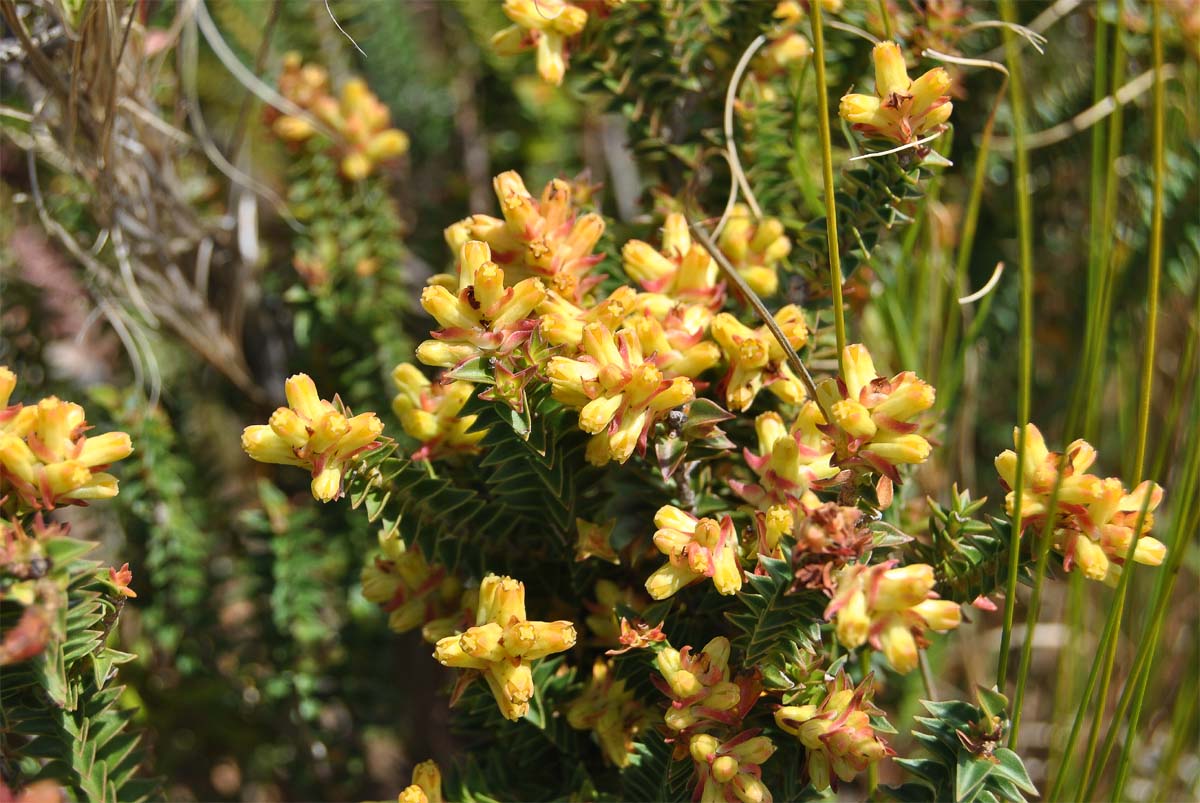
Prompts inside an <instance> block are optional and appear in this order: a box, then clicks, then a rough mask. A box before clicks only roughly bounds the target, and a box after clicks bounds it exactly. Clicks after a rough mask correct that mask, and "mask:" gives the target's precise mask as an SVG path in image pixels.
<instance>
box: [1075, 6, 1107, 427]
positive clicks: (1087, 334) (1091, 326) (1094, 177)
mask: <svg viewBox="0 0 1200 803" xmlns="http://www.w3.org/2000/svg"><path fill="white" fill-rule="evenodd" d="M1092 52H1093V53H1094V54H1095V56H1096V61H1095V64H1094V65H1093V71H1092V103H1093V105H1094V104H1096V103H1099V102H1100V101H1102V100H1103V99H1104V97H1105V96H1106V95H1107V94H1108V87H1107V84H1106V82H1107V79H1108V25H1107V24H1106V23H1105V22H1104V16H1103V15H1102V14H1099V13H1097V14H1096V33H1095V42H1094V45H1093V48H1092ZM1090 136H1091V141H1092V160H1091V173H1090V187H1089V191H1088V199H1089V202H1088V207H1089V208H1088V273H1087V287H1088V293H1087V300H1088V304H1087V319H1086V323H1085V325H1084V338H1083V355H1082V359H1081V360H1080V363H1079V365H1080V370H1079V376H1078V377H1077V378H1076V382H1075V393H1074V397H1073V398H1072V400H1071V406H1070V409H1069V411H1068V413H1067V423H1066V427H1065V431H1066V432H1069V433H1074V432H1077V431H1078V429H1077V428H1078V426H1079V423H1080V421H1081V420H1083V419H1085V418H1086V412H1085V409H1086V406H1087V405H1088V403H1089V402H1090V396H1089V394H1088V392H1087V391H1088V390H1089V389H1090V385H1089V380H1088V366H1089V365H1090V364H1091V352H1092V349H1093V348H1095V345H1096V344H1095V342H1094V341H1095V339H1096V338H1095V329H1096V326H1097V324H1098V319H1099V313H1100V301H1099V287H1100V264H1101V261H1102V255H1103V253H1104V248H1105V237H1104V231H1103V227H1102V223H1101V221H1102V219H1103V213H1104V197H1105V192H1106V189H1105V173H1104V167H1103V166H1104V164H1105V161H1104V154H1105V149H1104V127H1103V126H1099V125H1096V126H1092V129H1091V132H1090Z"/></svg>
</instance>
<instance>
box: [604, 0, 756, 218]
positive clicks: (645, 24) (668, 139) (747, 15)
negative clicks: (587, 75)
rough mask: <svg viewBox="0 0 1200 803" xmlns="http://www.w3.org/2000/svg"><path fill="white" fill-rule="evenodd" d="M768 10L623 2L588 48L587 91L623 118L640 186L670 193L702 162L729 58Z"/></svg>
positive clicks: (676, 0) (712, 2) (715, 0)
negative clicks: (591, 73)
mask: <svg viewBox="0 0 1200 803" xmlns="http://www.w3.org/2000/svg"><path fill="white" fill-rule="evenodd" d="M770 8H771V6H770V5H769V4H766V3H763V4H755V3H746V4H735V3H726V2H720V0H668V2H663V3H626V4H624V5H622V6H620V7H618V8H616V9H614V11H613V14H612V17H611V18H610V21H609V22H608V23H607V24H605V25H604V26H603V28H601V29H600V30H599V31H598V32H597V33H596V37H595V40H594V41H592V42H591V43H589V45H588V49H587V50H586V51H585V55H586V56H590V57H591V59H592V61H591V63H590V64H589V66H591V67H593V68H594V70H595V77H594V79H593V81H594V83H595V88H597V89H603V90H604V91H605V92H606V93H607V94H608V95H609V96H610V100H609V105H610V107H611V108H613V109H619V110H620V111H621V112H622V113H623V114H624V115H625V117H626V118H627V119H628V121H629V124H630V139H631V146H632V149H633V152H634V154H635V155H636V156H637V158H638V161H639V165H640V166H641V167H642V169H644V170H646V171H647V172H648V173H649V175H647V176H646V178H647V182H646V183H647V185H648V186H655V185H656V184H658V185H661V186H663V187H664V188H668V189H669V191H677V190H679V189H682V186H683V185H684V183H685V180H686V178H685V177H688V176H690V174H691V173H692V172H693V171H694V170H696V169H698V168H701V167H702V166H703V165H704V164H705V163H706V159H707V156H708V153H707V151H709V150H712V149H714V144H715V143H716V142H717V141H718V139H717V137H718V133H717V132H719V131H720V127H721V114H722V110H723V108H724V94H725V88H726V85H727V83H728V78H729V76H730V75H731V74H732V72H733V67H734V61H736V55H733V56H732V58H733V59H734V61H731V60H730V59H731V54H738V53H741V51H742V49H743V48H745V46H746V45H748V44H749V43H750V40H751V39H753V38H754V35H755V34H757V33H758V27H759V25H760V24H761V22H762V21H764V20H765V19H766V18H767V17H768V14H769V12H770ZM714 161H716V160H714ZM723 181H724V179H719V180H718V181H717V182H716V185H717V186H718V187H720V189H714V191H713V193H712V200H713V201H714V204H713V208H718V207H717V201H716V199H717V198H718V197H723V193H724V192H726V188H727V187H728V184H722V182H723Z"/></svg>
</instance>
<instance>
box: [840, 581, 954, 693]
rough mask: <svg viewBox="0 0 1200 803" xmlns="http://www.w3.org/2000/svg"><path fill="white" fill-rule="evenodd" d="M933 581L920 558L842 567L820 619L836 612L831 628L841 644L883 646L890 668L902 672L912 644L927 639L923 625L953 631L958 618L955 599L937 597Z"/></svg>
mask: <svg viewBox="0 0 1200 803" xmlns="http://www.w3.org/2000/svg"><path fill="white" fill-rule="evenodd" d="M934 583H935V580H934V576H933V567H932V566H929V565H927V564H924V563H914V564H912V565H909V566H904V567H897V566H896V561H894V560H889V561H886V562H884V563H877V564H875V565H873V566H867V565H863V564H855V565H852V566H847V567H845V568H844V569H842V571H841V572H840V573H839V574H838V577H837V585H836V589H835V592H834V597H833V600H832V601H831V602H830V603H829V606H828V607H827V608H826V609H825V618H826V619H830V618H833V617H834V616H836V617H837V620H836V623H835V624H836V626H835V628H834V629H835V632H836V633H837V637H838V641H840V642H841V643H842V645H843V646H845V647H848V648H849V649H854V648H856V647H861V646H862V645H863V644H866V643H870V645H871V646H872V647H873V648H875V649H877V650H880V649H881V650H883V654H884V655H885V656H887V659H888V662H889V663H890V664H891V665H892V668H893V669H895V670H896V671H897V672H899V673H901V674H907V673H908V672H911V671H912V670H913V669H916V667H917V649H918V648H919V647H924V646H926V645H927V644H928V641H927V640H926V639H925V631H926V630H937V631H943V632H944V631H946V630H953V629H954V628H956V627H958V625H959V622H961V621H962V611H960V610H959V607H958V604H957V603H954V602H950V601H949V600H940V599H937V594H935V593H934V591H933V586H934Z"/></svg>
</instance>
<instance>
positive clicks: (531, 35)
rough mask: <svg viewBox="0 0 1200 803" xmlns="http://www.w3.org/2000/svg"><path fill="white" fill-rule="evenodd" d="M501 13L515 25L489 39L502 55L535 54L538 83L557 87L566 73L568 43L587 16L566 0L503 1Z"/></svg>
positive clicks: (580, 28)
mask: <svg viewBox="0 0 1200 803" xmlns="http://www.w3.org/2000/svg"><path fill="white" fill-rule="evenodd" d="M504 14H505V16H507V17H508V18H509V19H510V20H512V21H513V22H514V23H515V24H514V25H511V26H509V27H508V28H505V29H504V30H502V31H498V32H497V33H496V34H495V35H494V36H493V37H492V48H493V49H494V50H495V51H496V52H497V53H499V54H500V55H502V56H515V55H517V54H518V53H524V52H526V51H528V50H536V51H537V71H538V75H540V76H542V80H544V81H546V82H547V83H551V84H554V85H555V86H558V85H559V84H561V83H562V80H563V76H564V75H566V72H567V58H568V53H567V51H568V41H567V40H569V39H570V38H571V37H573V36H577V35H578V34H579V33H580V32H582V31H583V28H584V26H585V25H587V21H588V14H587V12H586V11H584V10H583V9H582V8H580V7H579V6H577V5H572V4H571V3H568V2H566V0H504Z"/></svg>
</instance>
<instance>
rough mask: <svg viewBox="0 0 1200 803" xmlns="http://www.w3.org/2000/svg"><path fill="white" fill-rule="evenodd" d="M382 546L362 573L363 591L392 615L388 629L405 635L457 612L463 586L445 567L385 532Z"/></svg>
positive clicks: (389, 618) (381, 542)
mask: <svg viewBox="0 0 1200 803" xmlns="http://www.w3.org/2000/svg"><path fill="white" fill-rule="evenodd" d="M379 547H380V550H379V554H377V555H376V556H375V558H374V560H373V561H372V562H371V563H370V564H369V565H367V566H366V567H365V568H364V569H363V570H362V590H363V596H364V597H366V598H367V600H368V601H370V602H374V603H375V604H376V605H379V606H380V607H382V608H383V610H384V611H385V612H386V613H387V614H388V627H390V628H391V629H392V630H394V631H396V632H397V633H405V632H407V631H409V630H413V629H415V628H418V627H422V626H423V625H425V624H426V623H427V622H429V621H431V620H433V619H436V618H439V617H443V616H448V615H449V614H451V613H453V612H454V610H455V608H456V604H457V602H458V598H459V594H460V593H461V591H462V587H461V584H460V583H459V582H458V580H457V579H455V578H454V577H452V576H451V575H449V574H448V573H447V572H446V569H445V568H444V567H442V566H437V565H433V566H431V565H430V564H429V563H428V562H427V561H426V560H425V557H424V556H423V555H422V554H421V551H420V550H419V549H415V548H414V549H406V548H405V546H404V542H403V541H401V540H400V539H399V538H398V537H396V536H395V535H394V534H393V535H390V536H386V535H384V534H383V533H382V532H381V533H380V537H379Z"/></svg>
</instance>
